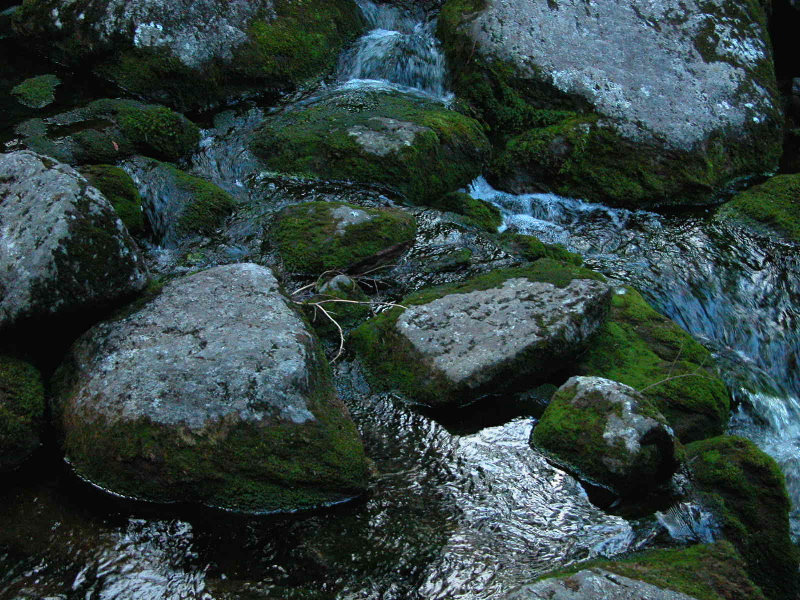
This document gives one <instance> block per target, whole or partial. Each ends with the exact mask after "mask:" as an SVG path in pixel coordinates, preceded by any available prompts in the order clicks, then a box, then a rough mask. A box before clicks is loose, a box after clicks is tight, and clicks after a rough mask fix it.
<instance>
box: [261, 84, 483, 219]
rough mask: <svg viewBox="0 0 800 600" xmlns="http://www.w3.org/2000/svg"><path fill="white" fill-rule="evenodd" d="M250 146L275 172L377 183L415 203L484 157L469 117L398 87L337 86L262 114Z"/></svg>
mask: <svg viewBox="0 0 800 600" xmlns="http://www.w3.org/2000/svg"><path fill="white" fill-rule="evenodd" d="M251 149H252V150H253V152H254V153H255V154H256V155H258V156H259V157H260V158H261V159H262V160H263V162H264V164H265V166H266V167H268V168H269V169H272V170H274V171H278V172H282V173H292V174H298V175H306V176H313V177H321V178H323V179H334V180H336V179H340V180H342V179H343V180H350V181H356V182H360V183H367V184H378V185H382V186H385V187H387V188H390V189H391V190H393V191H394V192H397V193H400V194H402V195H403V196H404V197H405V199H406V200H408V201H409V202H411V203H414V204H426V203H428V202H429V201H431V200H436V199H438V198H439V197H441V196H442V195H444V194H446V193H448V192H452V191H455V190H456V189H458V188H460V187H463V186H465V185H467V184H468V183H469V182H470V181H472V180H473V179H474V178H475V177H477V176H478V175H479V174H480V172H481V168H482V167H483V164H484V162H485V161H486V159H487V158H488V151H489V142H488V140H487V139H486V136H485V134H484V132H483V129H482V128H481V126H480V125H479V124H478V123H477V122H476V121H475V120H473V119H471V118H469V117H466V116H464V115H462V114H460V113H457V112H455V111H452V110H448V109H446V108H444V107H443V106H441V105H440V104H436V103H434V102H431V101H428V100H423V99H421V98H417V97H415V96H410V95H404V94H400V93H398V92H376V91H347V92H337V93H335V94H332V95H329V96H327V97H324V98H322V99H320V100H319V101H317V102H315V103H313V104H311V105H305V106H303V107H299V108H295V109H293V110H287V111H285V112H283V113H280V114H278V115H275V116H273V117H270V118H268V119H267V120H266V121H265V123H264V125H263V126H262V127H261V128H260V129H259V130H257V131H256V132H255V134H254V136H253V141H252V144H251Z"/></svg>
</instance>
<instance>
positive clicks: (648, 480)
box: [531, 377, 678, 495]
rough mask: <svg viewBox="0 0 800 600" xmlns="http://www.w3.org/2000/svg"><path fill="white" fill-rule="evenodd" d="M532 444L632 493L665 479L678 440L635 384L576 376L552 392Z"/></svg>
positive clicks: (582, 473) (584, 474)
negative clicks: (634, 387)
mask: <svg viewBox="0 0 800 600" xmlns="http://www.w3.org/2000/svg"><path fill="white" fill-rule="evenodd" d="M531 442H532V444H533V445H534V446H535V447H536V448H538V449H539V450H541V451H543V452H545V453H546V454H547V455H548V456H550V457H551V458H552V459H553V460H554V461H555V462H557V463H560V464H562V465H564V466H565V467H566V468H567V469H569V470H570V471H573V472H575V473H577V474H578V476H579V477H580V478H582V479H585V480H586V481H588V482H590V483H592V484H594V485H598V486H601V487H605V488H608V489H610V490H612V491H614V492H615V493H619V494H621V495H628V494H631V493H634V492H638V493H642V492H646V491H648V490H651V489H653V488H654V487H656V486H658V485H660V484H662V483H665V482H667V481H668V480H669V479H670V477H671V476H672V474H673V473H674V472H675V468H676V467H677V464H678V461H677V460H676V457H675V445H676V440H675V437H674V436H673V434H672V430H671V429H670V428H669V426H668V425H667V422H666V420H665V419H664V417H663V416H662V415H661V414H660V413H659V412H658V410H656V408H655V407H654V406H653V405H652V404H651V403H650V402H649V401H648V400H647V399H646V398H645V397H644V396H642V395H641V394H640V393H639V392H637V391H636V390H634V389H633V388H631V387H629V386H627V385H624V384H622V383H618V382H616V381H610V380H608V379H602V378H600V377H572V378H570V379H569V380H568V381H567V382H566V383H565V384H564V385H562V386H561V387H560V388H559V389H558V391H557V392H556V393H555V395H554V396H553V399H552V400H551V401H550V404H549V405H548V407H547V409H546V410H545V412H544V414H543V415H542V419H541V421H540V422H539V424H538V425H537V426H536V427H535V428H534V430H533V434H532V436H531Z"/></svg>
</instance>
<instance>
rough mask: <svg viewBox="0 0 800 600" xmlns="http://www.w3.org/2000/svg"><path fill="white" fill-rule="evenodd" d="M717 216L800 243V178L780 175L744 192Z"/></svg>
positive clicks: (721, 209)
mask: <svg viewBox="0 0 800 600" xmlns="http://www.w3.org/2000/svg"><path fill="white" fill-rule="evenodd" d="M717 216H718V217H719V218H722V219H734V220H739V221H744V222H745V223H748V224H750V225H751V226H753V227H756V228H767V229H770V230H772V231H775V232H777V233H778V235H781V236H783V237H786V238H788V239H790V240H792V241H795V242H800V175H778V176H777V177H772V178H771V179H768V180H767V181H766V182H765V183H763V184H761V185H757V186H755V187H753V188H750V189H749V190H746V191H744V192H741V193H740V194H737V195H736V196H734V197H733V199H732V200H731V201H730V202H727V203H725V204H724V205H723V206H722V207H721V208H720V209H719V211H717Z"/></svg>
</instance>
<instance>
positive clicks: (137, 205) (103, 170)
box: [80, 165, 145, 237]
mask: <svg viewBox="0 0 800 600" xmlns="http://www.w3.org/2000/svg"><path fill="white" fill-rule="evenodd" d="M80 172H81V175H83V176H84V177H86V179H87V180H88V181H89V183H90V184H92V185H93V186H94V187H96V188H97V189H98V190H100V192H102V194H103V196H105V197H106V200H108V201H109V202H110V203H111V206H113V207H114V210H115V211H116V212H117V214H118V215H119V218H120V219H121V220H122V222H123V223H124V224H125V227H127V228H128V231H129V232H130V234H131V235H133V236H134V237H141V236H143V235H144V234H145V224H144V213H143V212H142V198H141V196H140V195H139V190H138V189H136V184H135V183H134V182H133V179H131V176H130V175H128V174H127V173H126V172H125V171H123V170H122V169H120V168H119V167H114V166H111V165H95V166H92V167H84V168H82V169H80Z"/></svg>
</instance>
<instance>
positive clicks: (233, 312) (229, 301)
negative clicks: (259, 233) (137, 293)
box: [60, 264, 366, 512]
mask: <svg viewBox="0 0 800 600" xmlns="http://www.w3.org/2000/svg"><path fill="white" fill-rule="evenodd" d="M322 360H323V359H322V358H321V355H320V354H319V351H318V349H317V347H316V342H315V338H314V337H313V336H312V334H311V333H310V332H309V331H308V330H307V329H306V326H305V324H304V323H303V321H302V320H301V319H300V318H299V317H298V315H297V314H296V313H295V311H294V310H293V309H292V308H291V307H290V305H289V302H288V300H287V299H286V298H285V297H284V296H283V295H282V294H281V293H280V291H279V288H278V283H277V281H276V280H275V278H274V277H273V275H272V273H271V272H270V271H269V270H268V269H266V268H264V267H259V266H257V265H253V264H240V265H229V266H225V267H217V268H214V269H210V270H207V271H203V272H200V273H198V274H196V275H192V276H189V277H186V278H183V279H179V280H176V281H174V282H172V283H170V284H168V285H167V286H166V287H165V288H164V290H163V291H162V292H161V294H160V295H159V296H158V297H157V298H156V299H154V300H152V301H151V302H150V303H149V304H147V305H146V306H145V307H144V308H143V309H141V310H140V311H138V312H136V313H134V314H132V315H131V316H129V317H126V318H123V319H121V320H118V321H110V322H107V323H104V324H101V325H98V326H96V327H95V328H93V329H92V330H91V331H90V332H88V333H87V334H86V335H85V336H84V337H82V338H81V339H80V340H79V341H78V342H77V343H76V345H75V347H74V348H73V351H72V354H71V358H70V361H69V362H68V363H67V364H66V365H65V367H64V368H63V369H62V376H63V379H64V383H63V384H62V395H61V405H62V408H61V410H60V414H61V415H62V425H63V429H64V435H65V448H66V453H67V456H68V458H69V460H70V461H71V463H72V465H73V467H74V468H75V469H76V471H77V472H78V473H79V474H80V475H81V476H82V477H85V478H86V479H88V480H89V481H91V482H92V483H94V484H96V485H98V486H101V487H105V488H108V489H110V490H111V491H114V492H116V493H119V494H124V495H131V496H134V497H139V498H143V499H147V500H155V501H187V502H199V503H204V504H208V505H211V506H222V507H225V508H229V509H239V510H246V511H253V512H264V511H279V510H292V509H298V508H307V507H309V506H315V505H319V504H325V503H328V502H335V501H341V500H344V499H346V498H350V497H352V496H354V495H357V494H358V493H359V492H360V491H362V490H363V487H364V485H365V482H366V465H365V462H364V455H363V449H362V447H361V442H360V440H359V438H358V434H357V433H356V431H355V427H354V426H353V424H352V422H351V421H350V418H349V416H348V414H347V411H346V409H345V408H344V407H343V405H341V404H340V402H339V401H338V399H337V398H336V394H335V392H334V390H333V387H332V384H331V381H330V374H329V372H328V371H327V367H326V365H325V364H324V363H323V362H322Z"/></svg>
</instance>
